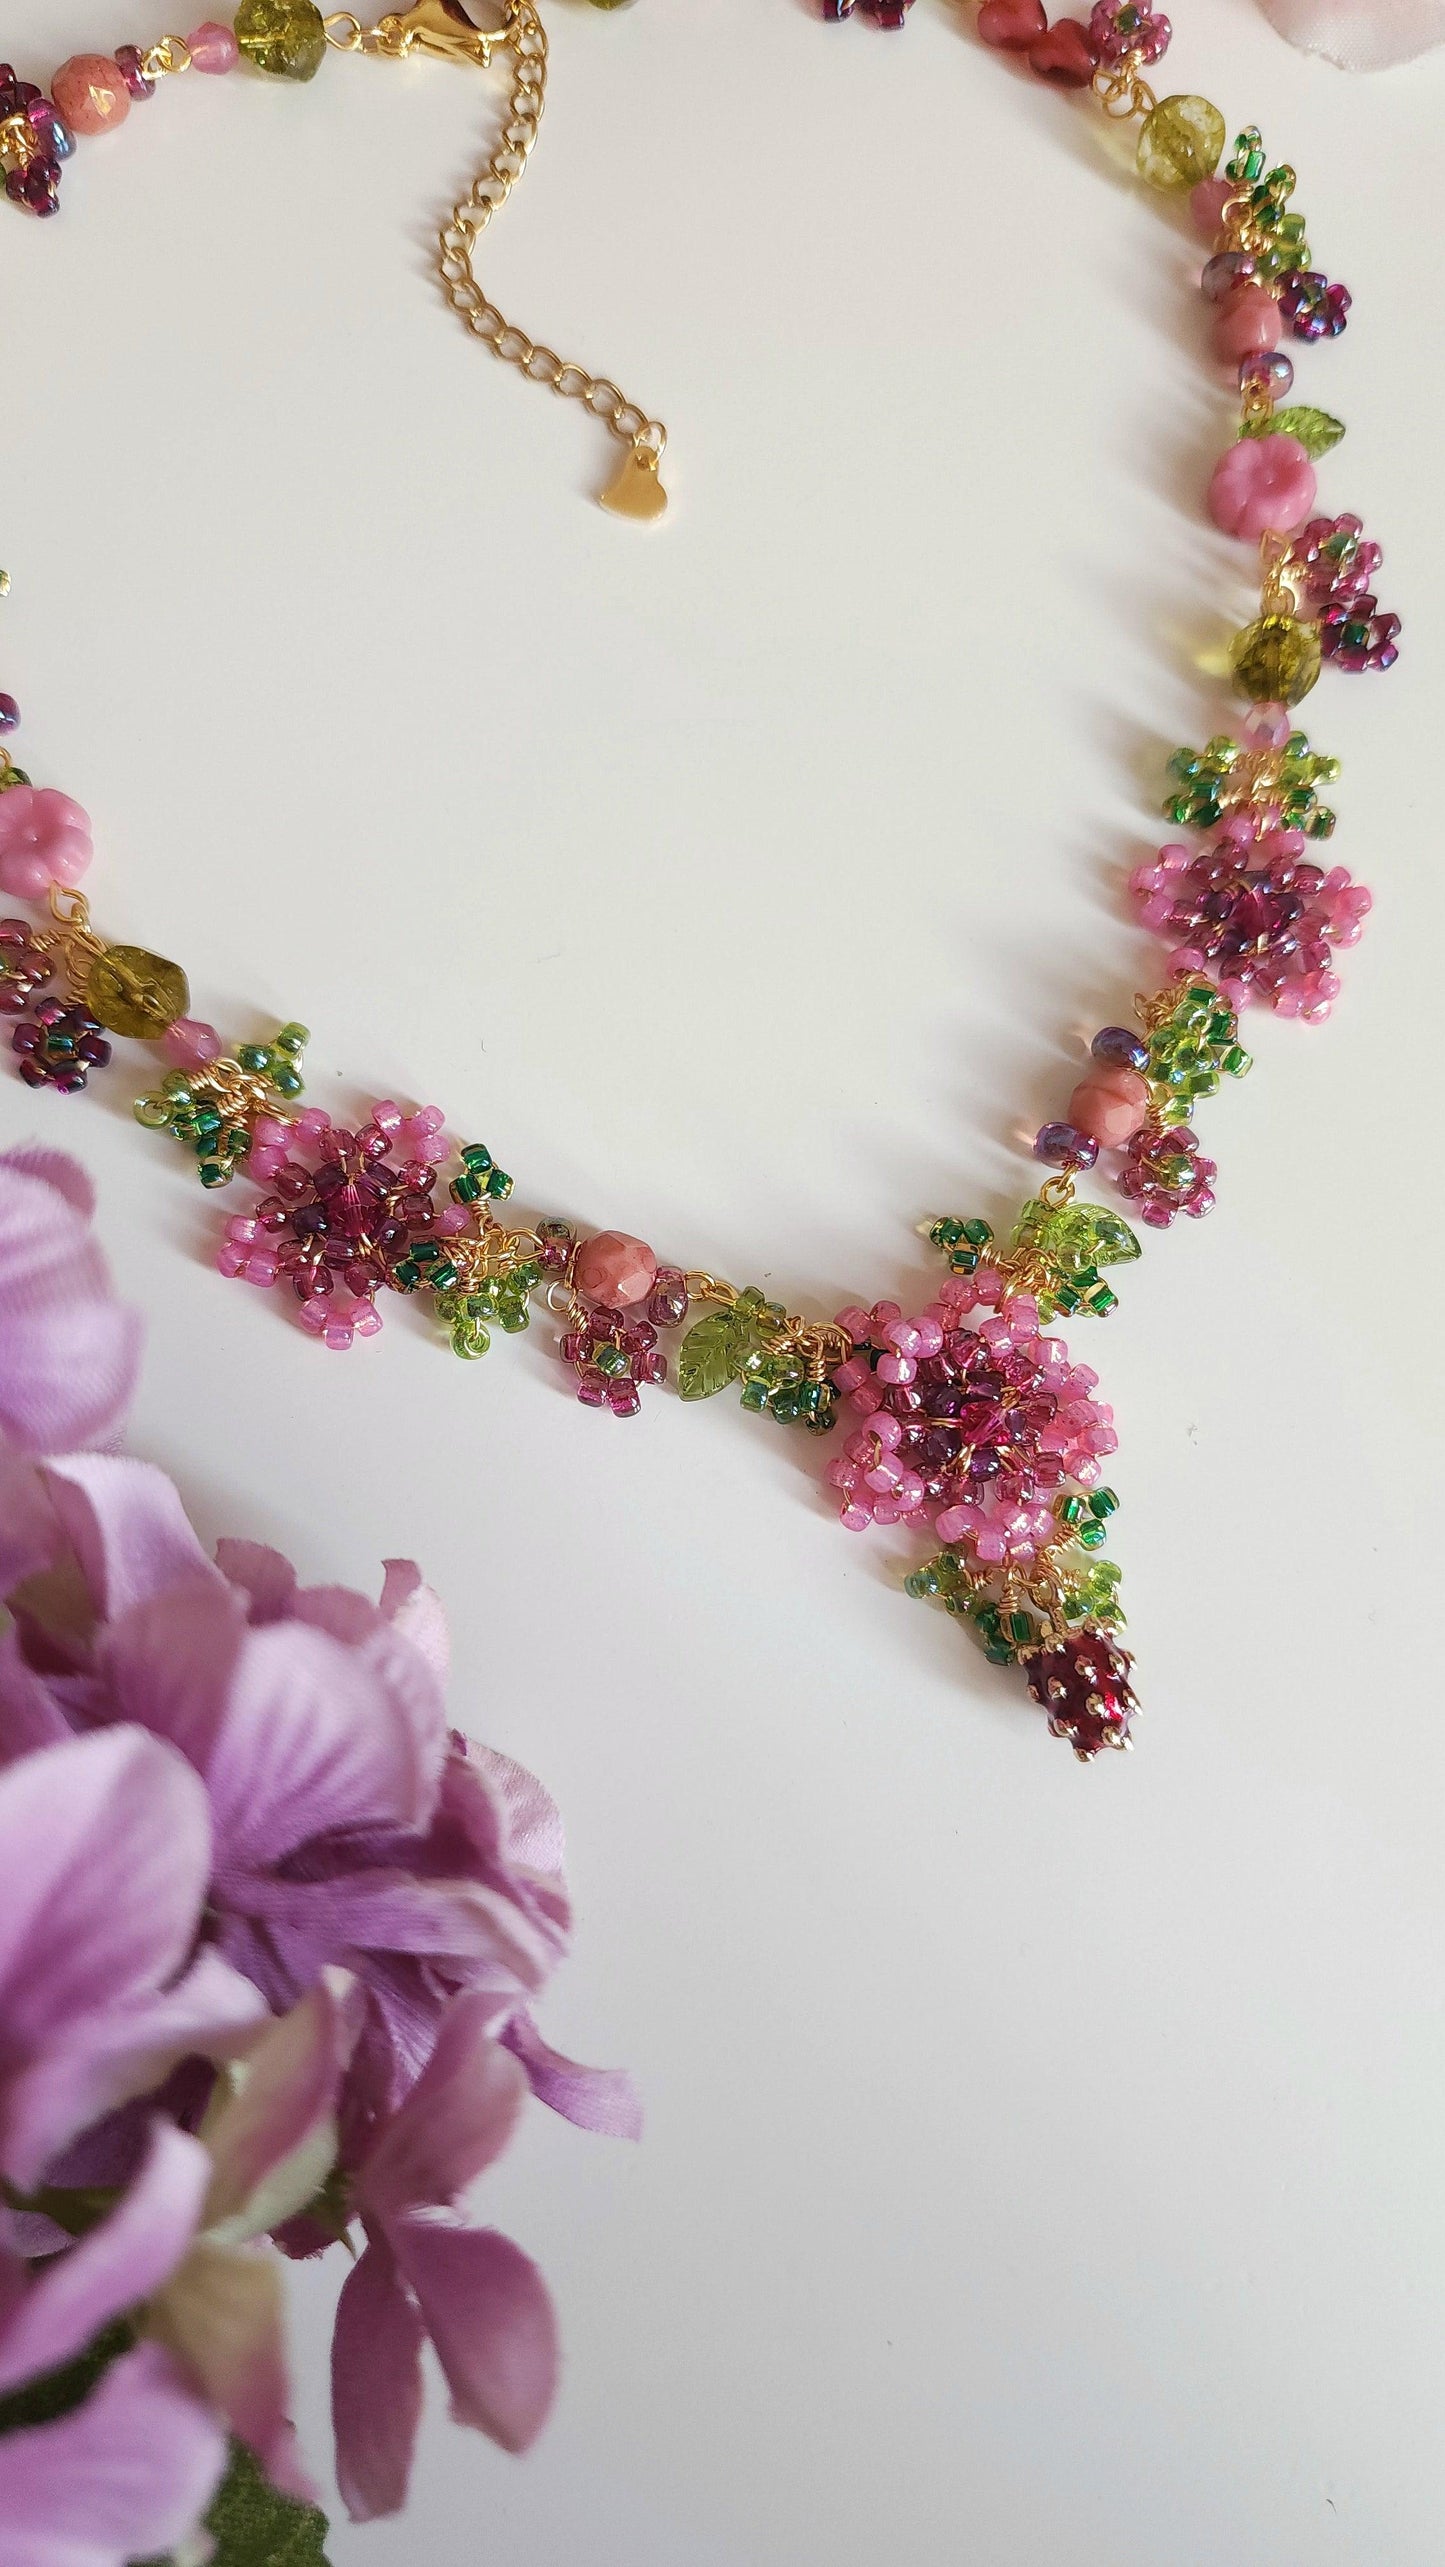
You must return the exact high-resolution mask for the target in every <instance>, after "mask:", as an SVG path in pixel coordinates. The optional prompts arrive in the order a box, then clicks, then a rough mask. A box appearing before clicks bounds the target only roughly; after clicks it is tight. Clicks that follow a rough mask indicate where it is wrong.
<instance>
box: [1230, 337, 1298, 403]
mask: <svg viewBox="0 0 1445 2567" xmlns="http://www.w3.org/2000/svg"><path fill="white" fill-rule="evenodd" d="M1293 381H1294V367H1293V365H1292V363H1291V362H1290V359H1289V358H1288V357H1287V356H1286V355H1285V353H1284V350H1283V348H1251V350H1250V352H1249V355H1248V356H1247V357H1241V358H1240V360H1239V376H1238V382H1239V388H1240V391H1241V392H1248V390H1249V389H1250V386H1251V385H1252V384H1256V383H1257V384H1260V385H1261V386H1262V387H1263V389H1264V390H1265V391H1266V392H1269V393H1272V394H1274V396H1275V397H1276V398H1278V396H1279V394H1280V393H1282V392H1288V390H1289V388H1290V385H1291V384H1292V383H1293Z"/></svg>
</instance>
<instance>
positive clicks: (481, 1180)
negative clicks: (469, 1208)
mask: <svg viewBox="0 0 1445 2567" xmlns="http://www.w3.org/2000/svg"><path fill="white" fill-rule="evenodd" d="M451 1191H452V1200H453V1202H455V1203H483V1202H485V1203H505V1202H506V1200H507V1197H508V1195H509V1194H510V1193H511V1191H512V1180H511V1178H510V1177H509V1176H508V1175H507V1173H506V1171H505V1169H503V1168H499V1167H498V1165H497V1163H496V1160H495V1159H494V1158H493V1156H492V1154H491V1151H490V1150H484V1149H483V1148H482V1146H481V1144H480V1142H474V1143H473V1144H472V1146H471V1148H470V1149H466V1150H463V1152H462V1173H461V1175H460V1176H459V1177H453V1179H452V1186H451Z"/></svg>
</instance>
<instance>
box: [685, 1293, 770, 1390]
mask: <svg viewBox="0 0 1445 2567" xmlns="http://www.w3.org/2000/svg"><path fill="white" fill-rule="evenodd" d="M753 1336H754V1331H753V1323H752V1319H751V1317H750V1315H749V1314H748V1312H747V1311H745V1310H739V1309H738V1308H737V1307H736V1305H733V1306H731V1307H729V1308H728V1309H726V1310H712V1311H709V1313H708V1315H707V1317H706V1319H699V1320H698V1322H697V1324H696V1326H695V1327H692V1328H689V1330H688V1332H687V1335H686V1336H685V1337H684V1339H683V1341H682V1344H681V1345H680V1346H679V1348H678V1350H677V1387H678V1393H679V1395H680V1397H681V1398H683V1399H715V1398H716V1397H717V1394H718V1392H719V1391H720V1390H726V1389H727V1386H728V1384H729V1382H735V1381H737V1380H738V1379H739V1378H740V1376H741V1373H742V1369H743V1365H744V1362H745V1360H746V1358H747V1356H748V1355H749V1354H750V1352H751V1351H752V1346H753Z"/></svg>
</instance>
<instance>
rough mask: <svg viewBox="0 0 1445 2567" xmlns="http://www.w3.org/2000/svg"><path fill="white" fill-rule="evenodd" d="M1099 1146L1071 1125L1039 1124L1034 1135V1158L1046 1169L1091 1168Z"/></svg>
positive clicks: (1086, 1134)
mask: <svg viewBox="0 0 1445 2567" xmlns="http://www.w3.org/2000/svg"><path fill="white" fill-rule="evenodd" d="M1098 1155H1099V1144H1098V1142H1097V1141H1094V1140H1091V1139H1090V1137H1089V1135H1088V1133H1087V1132H1081V1131H1080V1130H1079V1129H1078V1127H1077V1125H1076V1124H1073V1123H1041V1124H1040V1126H1039V1128H1038V1131H1037V1132H1036V1133H1035V1134H1034V1157H1035V1158H1036V1159H1042V1160H1043V1162H1044V1165H1045V1167H1048V1168H1091V1167H1092V1166H1093V1164H1094V1161H1095V1160H1096V1159H1097V1157H1098Z"/></svg>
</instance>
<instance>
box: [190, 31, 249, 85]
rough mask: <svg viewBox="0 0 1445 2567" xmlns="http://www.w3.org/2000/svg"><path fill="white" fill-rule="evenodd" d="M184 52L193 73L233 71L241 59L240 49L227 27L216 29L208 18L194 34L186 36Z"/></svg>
mask: <svg viewBox="0 0 1445 2567" xmlns="http://www.w3.org/2000/svg"><path fill="white" fill-rule="evenodd" d="M186 51H187V53H188V54H189V55H190V57H191V66H192V69H193V70H195V71H217V72H219V71H234V70H235V68H236V65H237V63H238V62H239V61H240V59H241V48H240V46H239V45H238V44H237V42H236V39H235V37H234V36H233V35H232V33H231V30H230V28H229V27H218V26H217V24H216V21H215V19H214V18H208V19H207V20H206V23H205V25H204V26H203V27H197V29H196V31H195V34H194V35H191V36H187V38H186Z"/></svg>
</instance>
